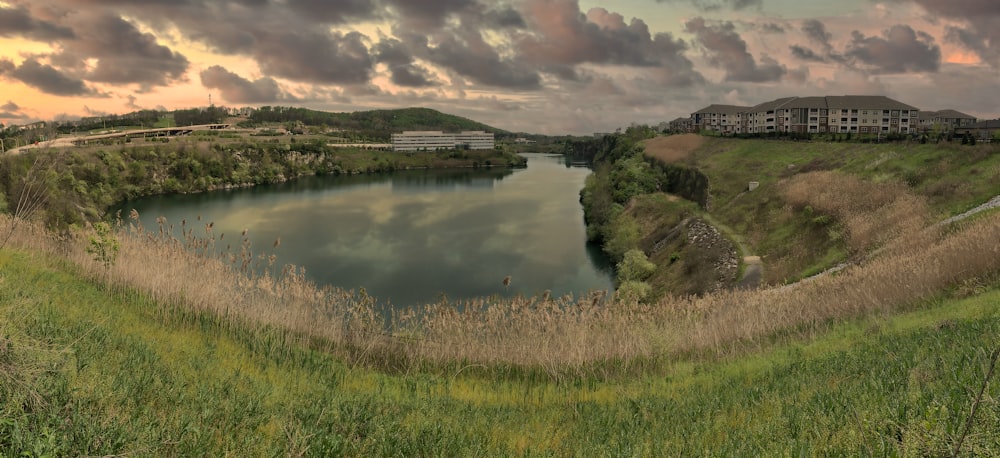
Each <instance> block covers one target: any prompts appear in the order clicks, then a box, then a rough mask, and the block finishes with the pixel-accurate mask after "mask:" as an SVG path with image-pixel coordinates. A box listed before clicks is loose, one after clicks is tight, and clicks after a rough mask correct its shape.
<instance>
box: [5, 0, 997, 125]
mask: <svg viewBox="0 0 1000 458" xmlns="http://www.w3.org/2000/svg"><path fill="white" fill-rule="evenodd" d="M210 94H211V97H212V102H213V103H215V104H216V105H225V106H247V105H254V106H257V105H293V106H304V107H310V108H315V109H321V110H330V111H356V110H368V109H376V108H399V107H410V106H424V107H430V108H435V109H439V110H441V111H445V112H448V113H454V114H459V115H463V116H468V117H471V118H473V119H476V120H479V121H483V122H486V123H488V124H491V125H494V126H496V127H499V128H503V129H507V130H512V131H523V132H533V133H548V134H561V133H578V134H580V133H590V132H597V131H607V130H611V129H614V128H615V127H618V126H626V125H628V124H630V123H632V122H638V123H658V122H660V121H664V120H670V119H673V118H676V117H678V116H682V115H683V116H686V115H687V114H688V113H690V112H691V111H694V110H697V109H699V108H702V107H703V106H705V105H708V104H710V103H731V104H747V105H753V104H756V103H759V102H763V101H766V100H769V99H773V98H777V97H783V96H792V95H800V96H805V95H824V94H827V95H845V94H885V95H889V96H891V97H894V98H897V99H899V100H901V101H903V102H906V103H909V104H912V105H916V106H918V107H920V108H921V109H931V110H936V109H944V108H954V109H958V110H960V111H963V112H966V113H969V114H972V115H975V116H978V117H981V118H987V117H988V118H995V117H998V116H1000V1H998V0H947V1H946V0H881V1H873V0H836V1H822V2H821V1H813V0H0V122H2V123H5V124H24V123H27V122H31V121H34V120H39V119H53V118H73V117H79V116H93V115H100V114H106V113H125V112H128V111H133V110H136V109H144V108H150V109H164V108H165V109H175V108H191V107H196V106H206V105H208V100H209V95H210Z"/></svg>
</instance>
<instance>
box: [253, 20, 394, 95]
mask: <svg viewBox="0 0 1000 458" xmlns="http://www.w3.org/2000/svg"><path fill="white" fill-rule="evenodd" d="M364 41H365V36H364V35H362V34H360V33H358V32H350V33H347V34H340V33H336V32H325V33H324V32H317V31H310V32H304V33H298V32H296V31H293V30H286V31H280V32H278V33H275V34H270V35H263V36H262V39H261V40H259V42H258V44H257V46H256V47H255V48H254V51H253V53H254V58H255V59H256V60H257V63H258V64H259V65H260V67H261V69H262V70H263V71H264V72H265V73H267V74H269V75H274V76H280V77H282V78H288V79H291V80H295V81H304V82H310V83H317V84H363V83H367V82H368V81H369V79H370V77H371V73H372V71H373V66H374V64H375V61H374V58H373V57H372V55H371V54H370V53H369V50H368V46H367V45H366V44H365V42H364Z"/></svg>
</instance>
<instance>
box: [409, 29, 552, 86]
mask: <svg viewBox="0 0 1000 458" xmlns="http://www.w3.org/2000/svg"><path fill="white" fill-rule="evenodd" d="M435 41H436V44H434V45H430V44H429V43H428V42H427V41H426V40H423V39H420V38H414V37H411V41H410V43H412V44H417V45H418V48H417V49H419V52H420V53H421V54H422V55H425V56H426V59H427V60H429V61H431V62H434V63H435V64H437V65H440V66H442V67H444V68H447V69H449V70H451V71H453V72H455V73H457V74H458V75H461V76H463V77H465V78H469V79H471V80H472V81H474V82H476V83H479V84H485V85H487V86H494V87H501V88H507V89H517V90H536V89H540V88H541V83H542V79H541V75H539V74H538V71H536V70H535V69H534V68H532V67H531V66H528V65H525V64H524V63H523V62H519V61H517V60H514V59H512V58H505V57H502V56H501V55H500V53H499V52H498V51H497V50H496V49H495V48H494V47H493V46H492V45H490V44H489V43H487V42H486V40H485V39H484V38H483V36H482V34H481V33H480V32H479V31H478V30H476V29H475V28H474V27H469V28H463V29H460V30H454V31H448V32H443V33H439V34H437V35H436V36H435ZM411 47H412V46H411Z"/></svg>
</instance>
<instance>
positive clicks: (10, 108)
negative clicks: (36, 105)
mask: <svg viewBox="0 0 1000 458" xmlns="http://www.w3.org/2000/svg"><path fill="white" fill-rule="evenodd" d="M0 110H4V111H21V107H19V106H17V104H16V103H14V102H12V101H10V100H8V101H7V103H5V104H3V105H0Z"/></svg>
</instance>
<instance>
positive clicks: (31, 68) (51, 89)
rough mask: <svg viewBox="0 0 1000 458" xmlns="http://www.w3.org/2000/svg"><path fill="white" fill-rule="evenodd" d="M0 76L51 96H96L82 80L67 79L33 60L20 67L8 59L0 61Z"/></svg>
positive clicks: (51, 68) (57, 71)
mask: <svg viewBox="0 0 1000 458" xmlns="http://www.w3.org/2000/svg"><path fill="white" fill-rule="evenodd" d="M0 76H7V77H10V78H13V79H16V80H18V81H20V82H22V83H24V84H27V85H28V86H31V87H34V88H36V89H38V90H40V91H42V92H45V93H47V94H52V95H63V96H94V95H96V93H95V92H94V91H93V90H91V89H90V88H88V87H87V85H86V84H84V82H83V81H82V80H79V79H74V78H71V77H68V76H66V75H64V74H63V73H62V72H60V71H59V70H56V69H55V68H53V67H52V66H50V65H47V64H42V63H39V62H38V61H37V60H35V59H27V60H25V61H24V62H23V63H21V65H20V66H17V65H15V64H14V62H12V61H10V60H8V59H0Z"/></svg>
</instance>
